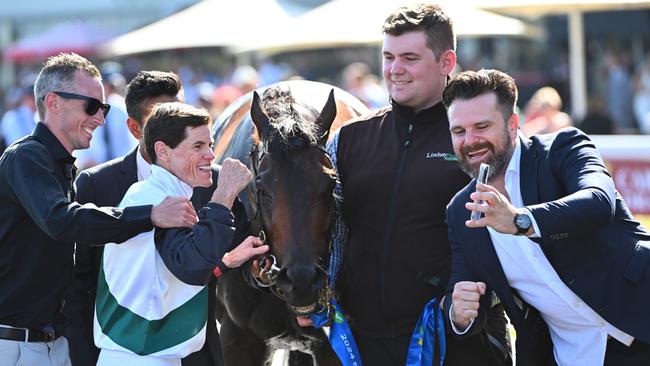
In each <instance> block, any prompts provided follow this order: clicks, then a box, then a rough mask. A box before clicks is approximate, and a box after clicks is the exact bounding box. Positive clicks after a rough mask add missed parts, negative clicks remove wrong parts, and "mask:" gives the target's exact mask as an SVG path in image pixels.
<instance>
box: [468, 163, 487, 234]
mask: <svg viewBox="0 0 650 366" xmlns="http://www.w3.org/2000/svg"><path fill="white" fill-rule="evenodd" d="M489 175H490V166H489V165H487V164H485V163H481V166H480V167H479V170H478V177H476V182H477V184H478V183H483V184H487V180H488V176H489ZM474 203H476V204H479V205H482V204H483V203H485V202H484V201H482V200H480V201H474ZM480 218H481V213H480V212H478V211H472V214H471V215H470V219H471V220H472V221H477V220H478V219H480Z"/></svg>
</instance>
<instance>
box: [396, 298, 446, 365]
mask: <svg viewBox="0 0 650 366" xmlns="http://www.w3.org/2000/svg"><path fill="white" fill-rule="evenodd" d="M436 340H437V341H438V349H439V352H440V358H439V361H440V365H441V366H442V364H443V362H444V360H445V348H446V340H445V321H444V319H443V315H442V310H440V307H439V306H438V302H437V301H436V299H435V298H433V299H431V301H429V302H428V303H427V304H426V305H425V307H424V311H423V312H422V315H421V316H420V319H418V323H417V324H416V325H415V329H414V330H413V335H412V336H411V342H410V343H409V349H408V354H407V356H406V366H424V365H426V366H431V365H433V364H434V363H433V357H434V354H435V348H436Z"/></svg>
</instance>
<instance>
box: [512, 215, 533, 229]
mask: <svg viewBox="0 0 650 366" xmlns="http://www.w3.org/2000/svg"><path fill="white" fill-rule="evenodd" d="M515 225H517V229H518V230H519V231H523V232H526V231H528V229H530V225H532V221H531V220H530V217H528V215H524V214H517V216H516V217H515Z"/></svg>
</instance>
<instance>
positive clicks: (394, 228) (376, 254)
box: [337, 103, 469, 338]
mask: <svg viewBox="0 0 650 366" xmlns="http://www.w3.org/2000/svg"><path fill="white" fill-rule="evenodd" d="M337 165H338V171H339V175H340V179H341V182H342V188H343V197H344V201H343V218H344V221H345V223H346V225H347V227H348V229H349V233H348V240H347V242H346V245H345V254H344V258H343V267H342V272H341V274H340V277H339V282H338V284H337V288H338V289H339V292H340V293H341V301H342V303H341V305H342V306H343V308H344V309H345V312H346V314H347V315H349V316H350V320H351V327H352V328H353V329H354V331H355V332H358V333H360V334H364V335H366V336H371V337H379V338H384V337H395V336H401V335H406V334H411V332H412V331H413V328H414V326H415V323H416V321H417V319H418V317H419V315H420V313H421V312H422V309H423V308H424V305H425V304H426V303H427V301H428V300H430V299H431V298H432V297H434V296H436V297H438V298H440V297H441V296H442V295H443V294H444V291H445V287H446V285H447V280H448V277H449V271H450V262H451V260H450V258H451V253H450V246H449V241H448V238H447V226H446V225H445V207H446V205H447V203H448V202H449V200H450V199H451V197H453V196H454V194H455V193H456V192H457V191H459V190H460V189H461V188H463V187H464V186H465V185H466V184H467V183H468V182H469V177H468V176H467V175H466V174H465V173H463V172H462V171H461V169H460V168H459V167H458V163H457V161H456V158H455V155H454V153H453V148H452V144H451V137H450V133H449V123H448V120H447V115H446V111H445V108H444V106H443V105H442V104H441V103H439V104H436V105H434V106H433V107H431V108H429V109H426V110H423V111H421V112H419V113H417V114H415V113H413V111H412V110H411V109H409V108H405V107H401V106H399V105H397V104H393V106H392V107H390V106H389V107H386V108H384V109H382V110H379V111H377V112H376V113H374V114H373V115H371V116H369V117H367V118H365V119H364V120H360V121H356V122H352V123H350V124H348V125H346V126H344V127H342V128H341V131H340V135H339V141H338V150H337Z"/></svg>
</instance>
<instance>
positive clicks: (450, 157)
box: [427, 152, 458, 161]
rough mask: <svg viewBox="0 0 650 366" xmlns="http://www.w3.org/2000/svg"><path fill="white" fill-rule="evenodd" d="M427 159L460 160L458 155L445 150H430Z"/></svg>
mask: <svg viewBox="0 0 650 366" xmlns="http://www.w3.org/2000/svg"><path fill="white" fill-rule="evenodd" d="M427 159H436V160H445V161H458V159H457V158H456V155H454V154H452V153H444V152H428V153H427Z"/></svg>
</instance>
